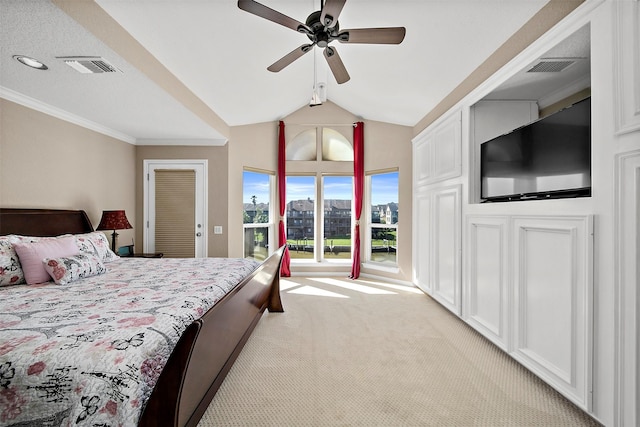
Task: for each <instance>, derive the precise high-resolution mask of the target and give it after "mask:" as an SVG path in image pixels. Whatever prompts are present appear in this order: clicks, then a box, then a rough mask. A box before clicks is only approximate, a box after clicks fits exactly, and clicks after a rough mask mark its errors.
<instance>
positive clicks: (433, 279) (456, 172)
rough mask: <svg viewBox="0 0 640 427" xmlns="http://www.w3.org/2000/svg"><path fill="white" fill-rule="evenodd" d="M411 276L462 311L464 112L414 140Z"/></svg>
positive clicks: (434, 295)
mask: <svg viewBox="0 0 640 427" xmlns="http://www.w3.org/2000/svg"><path fill="white" fill-rule="evenodd" d="M413 154H414V156H413V162H414V196H413V229H414V230H415V234H414V239H413V257H414V258H413V266H414V269H413V281H414V283H415V284H416V285H417V286H418V287H420V289H422V290H423V291H424V292H426V293H427V294H429V295H431V296H432V297H433V298H434V299H436V300H437V301H439V302H440V303H441V304H442V305H444V306H446V307H447V308H448V309H449V310H451V311H452V312H454V313H456V314H458V315H460V314H461V308H462V304H461V301H462V300H461V297H462V292H461V291H462V266H461V257H460V251H461V244H462V231H461V227H462V206H461V194H462V185H461V181H460V180H461V178H460V177H461V173H462V159H461V112H460V111H456V112H454V113H453V114H451V115H449V116H447V117H446V118H444V119H443V120H442V121H441V122H440V124H439V125H438V126H435V127H434V129H433V130H432V131H430V132H428V133H426V134H424V135H423V136H422V137H420V138H418V139H417V140H416V141H414V147H413Z"/></svg>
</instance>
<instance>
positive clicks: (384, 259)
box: [367, 171, 399, 266]
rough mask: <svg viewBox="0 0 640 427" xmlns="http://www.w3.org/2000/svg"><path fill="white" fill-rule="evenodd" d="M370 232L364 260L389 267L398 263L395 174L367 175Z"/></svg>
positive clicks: (389, 172) (396, 176) (396, 174)
mask: <svg viewBox="0 0 640 427" xmlns="http://www.w3.org/2000/svg"><path fill="white" fill-rule="evenodd" d="M367 184H368V189H369V201H370V206H369V230H370V233H369V235H368V237H369V238H368V241H367V247H368V255H367V261H369V262H374V263H380V264H383V265H388V266H396V265H397V263H398V258H397V248H398V209H399V208H398V194H399V193H398V171H385V172H380V173H375V172H372V173H369V174H368V176H367Z"/></svg>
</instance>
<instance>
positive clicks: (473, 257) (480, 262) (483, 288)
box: [463, 216, 510, 351]
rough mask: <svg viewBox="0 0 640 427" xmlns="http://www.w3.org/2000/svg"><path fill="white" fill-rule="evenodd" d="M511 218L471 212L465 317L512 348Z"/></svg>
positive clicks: (483, 331) (467, 252) (468, 229)
mask: <svg viewBox="0 0 640 427" xmlns="http://www.w3.org/2000/svg"><path fill="white" fill-rule="evenodd" d="M508 227H509V218H508V217H506V216H468V217H467V239H468V245H467V248H466V249H467V250H466V251H465V254H467V256H466V258H467V265H466V278H467V279H466V280H465V284H466V285H465V287H463V289H464V292H465V307H466V308H465V310H464V317H465V320H466V321H467V322H468V323H469V324H470V325H471V326H473V327H474V328H475V329H477V330H478V331H479V332H481V333H482V334H483V335H484V336H485V337H487V338H488V339H490V340H491V341H492V342H493V343H494V344H496V345H497V346H498V347H500V348H502V349H503V350H505V351H508V335H507V334H508V325H509V319H508V315H509V291H510V288H509V269H508V266H509V259H508V258H509V257H508V255H509V240H508V238H509V229H508Z"/></svg>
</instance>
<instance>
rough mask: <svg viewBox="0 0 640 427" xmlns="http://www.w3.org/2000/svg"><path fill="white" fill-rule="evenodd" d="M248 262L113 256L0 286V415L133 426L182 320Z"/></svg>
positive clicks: (209, 302) (14, 420)
mask: <svg viewBox="0 0 640 427" xmlns="http://www.w3.org/2000/svg"><path fill="white" fill-rule="evenodd" d="M257 265H258V264H257V263H256V262H254V261H250V260H244V259H232V258H204V259H172V258H159V259H147V258H121V259H119V260H117V261H113V262H111V263H108V264H107V269H108V273H106V274H103V275H99V276H94V277H89V278H85V279H81V280H78V281H75V282H72V283H69V284H67V285H56V284H54V283H53V282H50V283H47V284H43V285H35V286H33V285H32V286H29V285H17V286H7V287H2V288H0V425H3V426H26V425H34V426H35V425H38V426H39V425H46V426H54V425H55V426H58V425H64V426H71V425H82V426H134V425H136V424H137V422H138V419H139V418H140V416H141V414H142V409H143V408H144V404H145V402H146V401H147V400H148V398H149V395H150V394H151V391H152V389H153V387H154V385H155V383H156V381H157V379H158V376H159V374H160V371H161V370H162V368H163V366H164V365H165V363H166V361H167V359H168V357H169V354H170V353H171V350H172V349H173V347H174V346H175V344H176V343H177V340H178V338H179V337H180V335H181V334H182V332H183V331H184V330H185V329H186V327H187V326H188V325H189V324H190V323H191V321H193V320H194V319H196V318H198V317H201V315H202V314H204V313H205V312H206V311H207V310H208V309H209V308H210V307H212V306H213V305H214V304H215V303H216V302H217V301H218V300H219V299H220V298H222V297H223V296H224V295H225V294H226V293H227V292H228V291H229V290H231V289H232V288H233V287H234V286H235V285H236V284H237V283H239V282H240V281H241V280H242V278H244V277H245V276H246V275H248V274H249V273H251V272H252V271H253V270H254V269H255V268H256V267H257Z"/></svg>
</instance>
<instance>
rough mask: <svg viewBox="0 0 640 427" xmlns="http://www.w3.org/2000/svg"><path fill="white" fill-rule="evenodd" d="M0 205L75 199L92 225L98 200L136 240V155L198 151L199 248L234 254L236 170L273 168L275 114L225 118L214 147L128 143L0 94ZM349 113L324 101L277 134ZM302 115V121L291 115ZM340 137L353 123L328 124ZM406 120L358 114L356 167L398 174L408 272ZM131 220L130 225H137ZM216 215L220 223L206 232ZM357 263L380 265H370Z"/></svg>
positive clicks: (347, 118)
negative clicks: (261, 118)
mask: <svg viewBox="0 0 640 427" xmlns="http://www.w3.org/2000/svg"><path fill="white" fill-rule="evenodd" d="M0 106H1V107H2V114H1V119H2V120H1V124H2V127H1V133H0V135H1V137H2V138H1V140H0V142H1V144H0V165H1V169H0V178H1V181H0V206H3V207H41V208H64V209H84V210H85V211H87V214H88V215H89V218H90V219H91V221H92V223H93V224H94V227H95V226H97V224H98V223H99V221H100V215H101V213H102V210H105V209H125V210H126V212H127V216H128V218H129V221H130V222H131V224H132V225H133V227H134V229H133V230H121V231H119V232H118V233H119V234H120V237H119V240H118V245H124V244H127V243H129V242H130V241H131V239H133V238H135V244H136V250H142V233H143V228H142V224H144V220H143V200H142V198H143V187H142V186H143V176H142V175H143V160H145V159H207V160H208V165H209V170H208V175H209V182H208V198H209V208H208V213H209V217H208V222H209V227H208V230H207V232H208V233H209V234H208V241H209V247H208V254H209V256H221V257H225V256H232V257H235V256H237V257H241V256H242V255H243V252H242V171H243V169H244V167H251V168H256V169H260V170H265V171H272V172H274V173H275V171H276V169H277V146H278V124H277V122H269V123H259V124H253V125H247V126H236V127H233V128H231V139H230V142H229V143H228V144H227V145H226V146H223V147H184V146H134V145H131V144H128V143H125V142H122V141H119V140H117V139H114V138H111V137H108V136H105V135H102V134H100V133H97V132H94V131H91V130H88V129H85V128H82V127H79V126H76V125H74V124H71V123H68V122H66V121H63V120H60V119H57V118H54V117H52V116H49V115H46V114H43V113H40V112H38V111H35V110H32V109H30V108H26V107H23V106H20V105H17V104H15V103H12V102H10V101H6V100H0ZM357 120H359V119H358V117H357V116H355V115H353V114H351V113H349V112H348V111H345V110H343V109H342V108H340V107H338V106H336V105H335V104H332V103H331V102H327V103H325V104H324V105H322V106H318V107H314V108H309V107H306V106H305V107H302V108H301V109H300V110H298V111H296V112H294V113H292V114H290V115H289V116H287V117H285V118H284V121H285V123H286V124H287V128H286V129H287V133H286V137H287V141H289V140H291V139H292V138H293V136H295V135H296V134H297V133H299V132H301V131H302V130H304V129H308V128H309V126H306V125H307V124H318V125H321V124H325V125H327V126H330V125H336V124H346V125H348V124H349V123H353V122H354V121H357ZM301 124H304V125H305V126H303V125H301ZM330 127H333V128H335V129H336V130H338V131H340V132H342V133H343V134H344V135H345V137H347V139H348V140H349V141H351V140H352V137H353V135H352V134H353V129H352V128H351V127H349V126H330ZM411 133H412V130H411V128H408V127H404V126H396V125H390V124H386V123H380V122H369V121H365V170H366V171H373V170H380V169H387V168H398V169H399V177H400V198H399V204H400V206H401V210H400V218H399V221H400V224H401V225H400V227H401V228H400V230H401V236H405V237H404V238H402V239H399V242H398V244H399V246H400V247H399V251H398V263H399V267H400V272H399V274H391V275H390V276H391V277H394V278H397V279H401V280H407V281H409V280H411V237H410V236H411V200H412V197H411V174H412V172H411V166H412V163H411ZM138 224H140V226H138ZM214 225H222V226H223V227H224V233H223V234H221V235H218V234H213V226H214ZM362 272H363V273H372V274H381V275H387V276H389V274H385V273H381V272H379V271H377V270H368V269H367V268H366V267H365V268H363V270H362Z"/></svg>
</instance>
